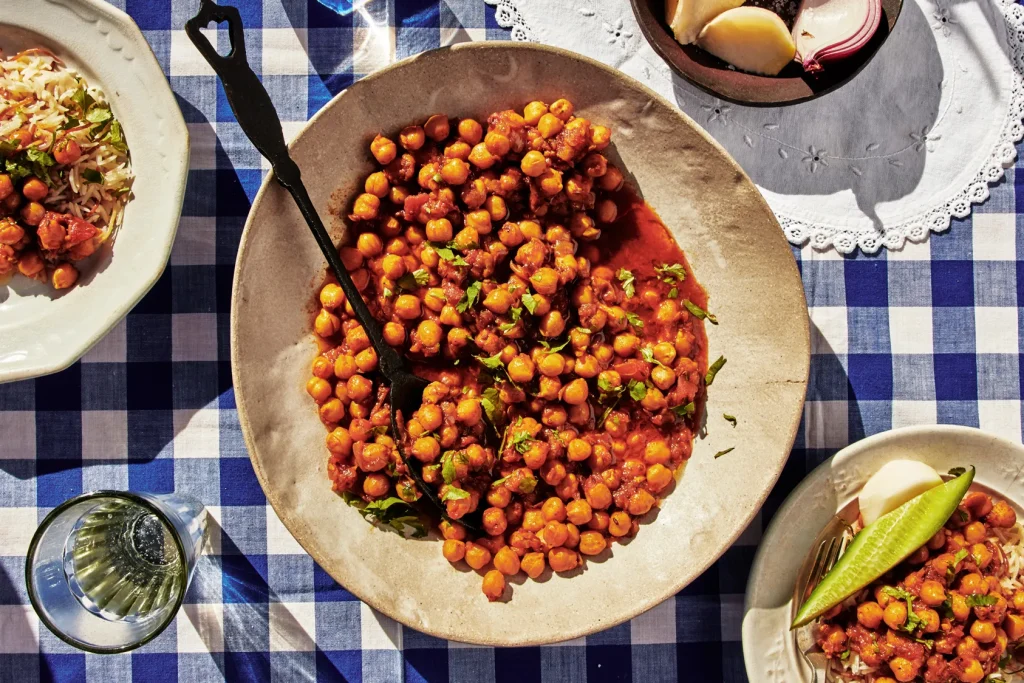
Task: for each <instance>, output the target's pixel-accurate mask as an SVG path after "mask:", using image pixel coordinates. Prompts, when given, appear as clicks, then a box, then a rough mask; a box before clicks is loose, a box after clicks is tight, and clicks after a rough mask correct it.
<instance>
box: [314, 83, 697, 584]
mask: <svg viewBox="0 0 1024 683" xmlns="http://www.w3.org/2000/svg"><path fill="white" fill-rule="evenodd" d="M574 111H575V110H574V107H573V105H572V103H570V102H569V101H567V100H564V99H562V100H557V101H556V102H554V103H551V104H550V105H548V104H545V103H543V102H530V103H529V104H527V105H526V106H525V108H524V109H523V112H522V113H519V112H516V111H512V110H506V111H499V112H495V113H493V114H491V115H490V116H488V117H487V118H486V120H485V121H476V120H473V119H469V118H464V119H459V120H453V119H449V118H448V117H447V116H445V115H443V114H435V115H433V116H430V117H429V118H428V119H426V120H425V121H423V122H419V123H421V124H422V125H415V124H414V125H410V126H407V127H405V128H403V129H402V130H401V131H400V132H395V133H394V134H389V135H388V136H385V135H377V136H376V137H375V138H374V139H373V141H372V142H370V143H369V152H370V153H371V154H372V156H373V157H374V158H375V159H376V161H377V163H378V164H379V167H380V168H379V169H378V170H375V171H374V172H373V173H371V174H370V175H369V176H368V178H367V179H366V182H365V192H364V193H363V194H360V195H358V196H357V197H355V198H354V199H353V200H352V203H351V205H350V206H349V211H348V212H347V218H348V220H349V221H350V234H352V235H354V237H353V239H351V241H350V244H351V245H352V246H343V247H342V248H341V250H340V252H341V257H342V260H343V261H344V263H345V266H346V267H347V268H348V269H349V271H350V273H351V274H352V277H353V280H354V281H355V282H356V284H357V286H358V287H359V289H360V291H361V292H362V294H363V297H364V299H365V300H366V301H367V303H368V305H369V306H370V309H371V311H373V313H374V315H375V317H377V318H378V319H379V320H380V321H381V322H382V328H383V333H384V338H385V341H386V342H387V343H388V344H390V345H392V346H394V347H396V348H397V349H398V350H400V351H401V352H403V353H404V354H406V355H407V356H408V357H409V358H410V360H411V361H412V364H413V367H414V371H415V372H417V374H420V375H421V376H424V377H426V378H427V379H430V380H432V381H431V383H430V384H429V385H428V386H427V387H426V389H425V390H424V391H423V404H422V406H421V407H420V408H419V410H417V411H416V412H415V413H413V414H412V415H409V416H406V433H405V434H402V435H401V438H402V439H403V449H404V450H405V452H406V453H407V455H409V456H410V457H412V458H415V459H417V460H418V461H420V462H421V463H422V465H423V480H424V481H425V482H426V483H427V485H428V486H432V487H434V488H435V489H436V493H437V495H438V496H439V498H440V499H441V500H442V501H443V502H444V505H445V506H446V512H447V516H448V518H449V519H450V520H452V521H453V522H454V524H453V523H450V522H448V521H443V522H442V523H441V532H442V534H443V536H444V538H445V539H446V540H445V542H444V544H443V549H442V552H443V555H444V557H445V558H446V559H448V560H449V561H450V562H453V563H458V562H465V563H466V564H468V565H469V566H470V567H471V568H473V569H476V570H478V571H479V572H480V573H481V575H482V576H483V592H484V594H485V595H486V596H487V597H488V598H489V599H490V600H498V599H500V598H501V597H502V596H503V595H504V594H505V592H506V580H505V577H506V576H513V575H515V574H518V573H520V572H523V573H525V574H526V575H527V576H529V577H531V578H538V577H540V576H541V575H542V574H544V572H545V571H546V569H547V568H548V567H550V568H551V570H553V571H555V572H573V571H574V570H577V568H578V567H580V566H581V565H582V564H583V562H584V558H585V557H593V556H600V555H602V554H603V553H605V552H606V550H607V549H608V548H609V547H610V546H611V545H612V544H614V543H615V542H617V541H622V540H625V539H627V538H629V537H631V536H633V535H635V534H636V533H637V529H638V522H639V520H640V518H642V517H643V516H644V515H646V514H647V513H648V512H650V511H651V510H652V509H653V508H654V507H655V506H656V505H657V502H658V498H659V497H660V496H662V495H664V494H665V493H666V492H668V491H669V490H670V488H671V484H672V481H673V473H674V472H675V471H676V470H677V469H678V468H679V466H680V465H681V464H682V463H683V462H684V461H685V460H686V459H688V458H689V457H690V453H691V449H692V444H693V436H694V432H695V431H696V429H697V425H698V420H699V417H700V412H701V406H702V404H703V398H704V394H705V386H704V374H705V373H706V372H707V369H708V363H707V339H706V336H705V333H704V324H703V317H704V316H703V315H701V316H699V317H698V316H697V315H696V314H695V313H694V311H695V310H696V311H701V312H702V311H703V310H704V309H705V308H706V307H707V296H706V294H705V293H704V290H703V289H702V288H701V287H700V285H699V283H698V282H697V281H696V279H695V278H694V276H693V273H692V271H691V270H690V268H689V265H688V264H687V262H686V258H685V256H684V254H683V252H682V250H681V249H680V248H679V246H678V245H677V244H676V243H675V241H674V240H673V239H672V237H671V235H670V233H669V232H668V230H667V229H666V228H665V226H664V225H663V224H662V223H661V222H660V220H659V219H658V218H657V216H656V215H655V214H654V212H653V211H652V210H651V209H650V208H649V207H647V206H646V204H644V202H643V200H642V199H640V198H639V197H638V196H637V195H636V194H635V193H634V192H633V191H632V190H630V189H628V188H624V187H623V174H622V172H621V171H620V170H619V169H618V168H616V166H615V165H614V164H612V163H611V162H610V161H609V160H608V159H607V158H606V157H605V156H604V154H602V151H603V150H605V148H606V147H607V146H608V145H609V142H610V139H611V131H610V130H609V129H608V128H605V127H604V126H599V125H595V124H592V123H591V122H590V121H588V120H587V119H586V118H583V117H581V116H576V115H574ZM684 302H685V304H686V305H684ZM666 303H671V304H672V305H665V304H666ZM319 304H320V306H321V308H320V310H319V312H318V314H317V316H316V321H315V324H314V329H315V331H316V333H317V335H318V336H319V338H320V339H319V344H320V349H321V355H320V356H318V357H317V358H316V360H315V361H314V363H313V366H312V374H311V378H310V380H309V382H308V384H307V387H306V389H307V391H308V393H309V394H310V396H311V397H312V398H313V400H314V401H315V402H316V403H317V405H318V410H319V414H320V417H321V420H322V421H323V422H324V423H325V425H326V427H327V430H328V434H327V439H326V443H327V448H328V450H329V451H330V457H329V461H328V475H329V477H330V479H331V481H332V484H333V487H334V490H335V491H337V492H339V493H343V494H345V495H346V496H349V497H351V496H356V497H358V498H360V499H361V500H362V501H363V502H373V501H381V500H384V499H390V498H392V497H397V498H399V499H401V500H402V501H405V502H407V503H414V502H415V501H417V500H418V499H419V498H420V496H421V495H422V492H421V491H419V490H418V488H417V485H416V484H415V482H414V480H413V479H412V478H411V477H410V476H409V473H408V471H407V469H406V466H405V465H404V463H402V461H401V458H400V456H399V454H398V450H397V448H396V446H395V441H394V438H395V435H394V434H391V433H390V428H389V425H390V413H389V405H388V389H387V386H386V385H385V384H383V382H382V378H381V377H380V376H379V374H378V373H377V368H376V354H373V352H372V350H371V349H370V343H369V339H368V338H367V336H366V333H365V331H364V330H363V329H362V327H361V326H360V325H359V323H358V321H357V320H356V319H355V317H354V315H353V312H352V308H351V305H350V303H349V302H348V301H346V300H345V296H344V294H343V292H342V291H341V289H340V288H339V287H338V286H337V285H336V284H335V283H334V282H328V283H327V284H326V285H324V287H323V289H322V290H321V291H320V293H319ZM350 499H351V498H350ZM471 513H480V517H479V519H480V522H479V525H480V527H481V528H482V529H483V530H484V532H485V535H484V536H482V537H479V538H473V537H472V536H470V535H467V532H466V529H465V528H464V527H462V526H461V525H459V524H458V521H457V520H459V519H461V518H463V517H465V516H466V515H468V514H471Z"/></svg>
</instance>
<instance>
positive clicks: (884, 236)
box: [484, 0, 1024, 254]
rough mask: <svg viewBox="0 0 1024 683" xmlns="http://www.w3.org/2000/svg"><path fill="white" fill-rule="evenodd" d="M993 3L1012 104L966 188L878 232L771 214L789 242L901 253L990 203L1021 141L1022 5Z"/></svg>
mask: <svg viewBox="0 0 1024 683" xmlns="http://www.w3.org/2000/svg"><path fill="white" fill-rule="evenodd" d="M484 2H486V3H487V4H488V5H492V6H493V7H494V8H495V10H496V18H497V21H498V24H499V25H500V26H503V27H504V28H507V29H511V31H512V40H517V41H532V40H533V33H532V32H531V31H530V27H529V26H527V25H526V21H525V20H524V19H523V15H522V14H520V12H519V10H518V9H517V8H516V5H515V0H484ZM995 2H996V3H997V4H998V5H999V6H1000V8H1001V10H1002V13H1003V16H1004V17H1005V18H1006V22H1007V24H1008V26H1007V32H1006V33H1007V40H1008V41H1009V47H1010V52H1011V60H1012V66H1013V85H1012V89H1011V93H1010V106H1009V109H1008V111H1007V113H1006V118H1005V119H1004V121H1003V125H1002V127H1001V130H1000V132H999V141H998V143H997V144H996V147H995V149H994V150H992V152H991V154H989V158H988V159H987V160H986V161H985V163H984V164H983V165H982V168H981V170H979V171H978V173H977V174H975V176H974V179H973V180H972V181H971V182H970V183H969V184H968V186H967V187H966V188H964V189H962V190H960V191H959V192H958V193H956V194H955V195H954V196H953V197H952V198H950V199H947V200H946V201H944V202H942V204H940V205H939V206H937V207H936V208H934V209H932V210H931V211H928V212H927V213H926V214H925V215H924V216H923V217H921V218H915V219H911V220H908V221H904V222H902V223H899V224H897V225H893V226H890V227H886V228H885V231H884V232H882V233H869V232H857V231H854V230H850V229H846V228H838V227H835V226H830V225H814V224H810V223H805V222H803V221H800V220H797V219H795V218H790V217H789V216H784V215H781V214H779V213H778V212H775V216H776V218H778V220H779V223H780V224H781V225H782V230H783V231H784V232H785V233H786V238H787V239H788V240H789V241H790V242H792V243H793V244H795V245H804V244H807V243H810V245H811V246H812V247H813V248H815V249H818V250H827V249H829V248H830V247H832V248H834V249H835V250H836V251H838V252H839V253H841V254H850V253H852V252H853V251H855V250H856V249H858V248H859V249H860V250H861V251H863V252H865V253H868V254H874V253H875V252H877V251H878V250H879V249H880V248H882V247H885V248H886V249H896V250H898V249H902V248H903V245H904V244H905V243H906V242H907V241H910V242H923V241H924V240H926V239H927V238H928V235H929V234H931V233H933V232H945V231H946V230H948V229H949V226H950V223H951V221H952V220H953V218H954V217H955V218H966V217H967V216H968V215H970V213H971V207H972V206H973V205H974V204H981V203H982V202H984V201H985V200H986V199H988V197H989V191H988V188H989V185H992V184H995V183H997V182H999V181H1000V180H1001V179H1002V178H1003V175H1004V174H1005V172H1006V169H1007V168H1010V167H1011V166H1012V165H1013V163H1014V161H1015V160H1016V158H1017V148H1016V143H1018V142H1020V140H1021V138H1022V137H1024V124H1022V119H1024V7H1022V6H1021V5H1019V4H1017V3H1016V2H1014V0H995Z"/></svg>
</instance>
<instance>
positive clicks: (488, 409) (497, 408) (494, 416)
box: [480, 361, 505, 428]
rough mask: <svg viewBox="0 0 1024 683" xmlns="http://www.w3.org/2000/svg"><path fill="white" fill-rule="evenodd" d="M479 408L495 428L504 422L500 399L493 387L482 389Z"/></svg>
mask: <svg viewBox="0 0 1024 683" xmlns="http://www.w3.org/2000/svg"><path fill="white" fill-rule="evenodd" d="M499 362H500V361H499ZM480 407H481V408H483V409H484V414H485V415H487V419H488V420H490V422H491V424H492V425H494V427H495V428H497V427H498V425H500V424H502V423H503V422H504V421H505V420H504V417H505V416H504V414H503V413H502V411H501V408H502V404H501V397H500V396H499V395H498V390H497V389H495V388H494V387H487V388H486V389H484V391H483V393H482V394H481V395H480Z"/></svg>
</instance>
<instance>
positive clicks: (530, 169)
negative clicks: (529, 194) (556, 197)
mask: <svg viewBox="0 0 1024 683" xmlns="http://www.w3.org/2000/svg"><path fill="white" fill-rule="evenodd" d="M519 168H520V169H522V171H523V173H525V174H526V175H528V176H529V177H531V178H537V177H539V176H541V175H542V174H543V173H544V172H545V171H547V170H548V162H547V159H545V158H544V155H543V154H541V153H540V152H538V151H536V150H530V151H529V152H527V153H526V154H524V155H523V158H522V160H521V161H520V162H519Z"/></svg>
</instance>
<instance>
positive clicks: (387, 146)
mask: <svg viewBox="0 0 1024 683" xmlns="http://www.w3.org/2000/svg"><path fill="white" fill-rule="evenodd" d="M370 152H371V153H372V154H373V157H374V158H375V159H376V160H377V163H379V164H381V165H382V166H383V165H385V164H390V163H391V162H392V161H394V160H395V157H396V156H398V147H396V146H395V143H394V142H392V141H391V140H389V139H387V138H386V137H384V136H383V135H378V136H377V137H375V138H374V139H373V142H371V143H370Z"/></svg>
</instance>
